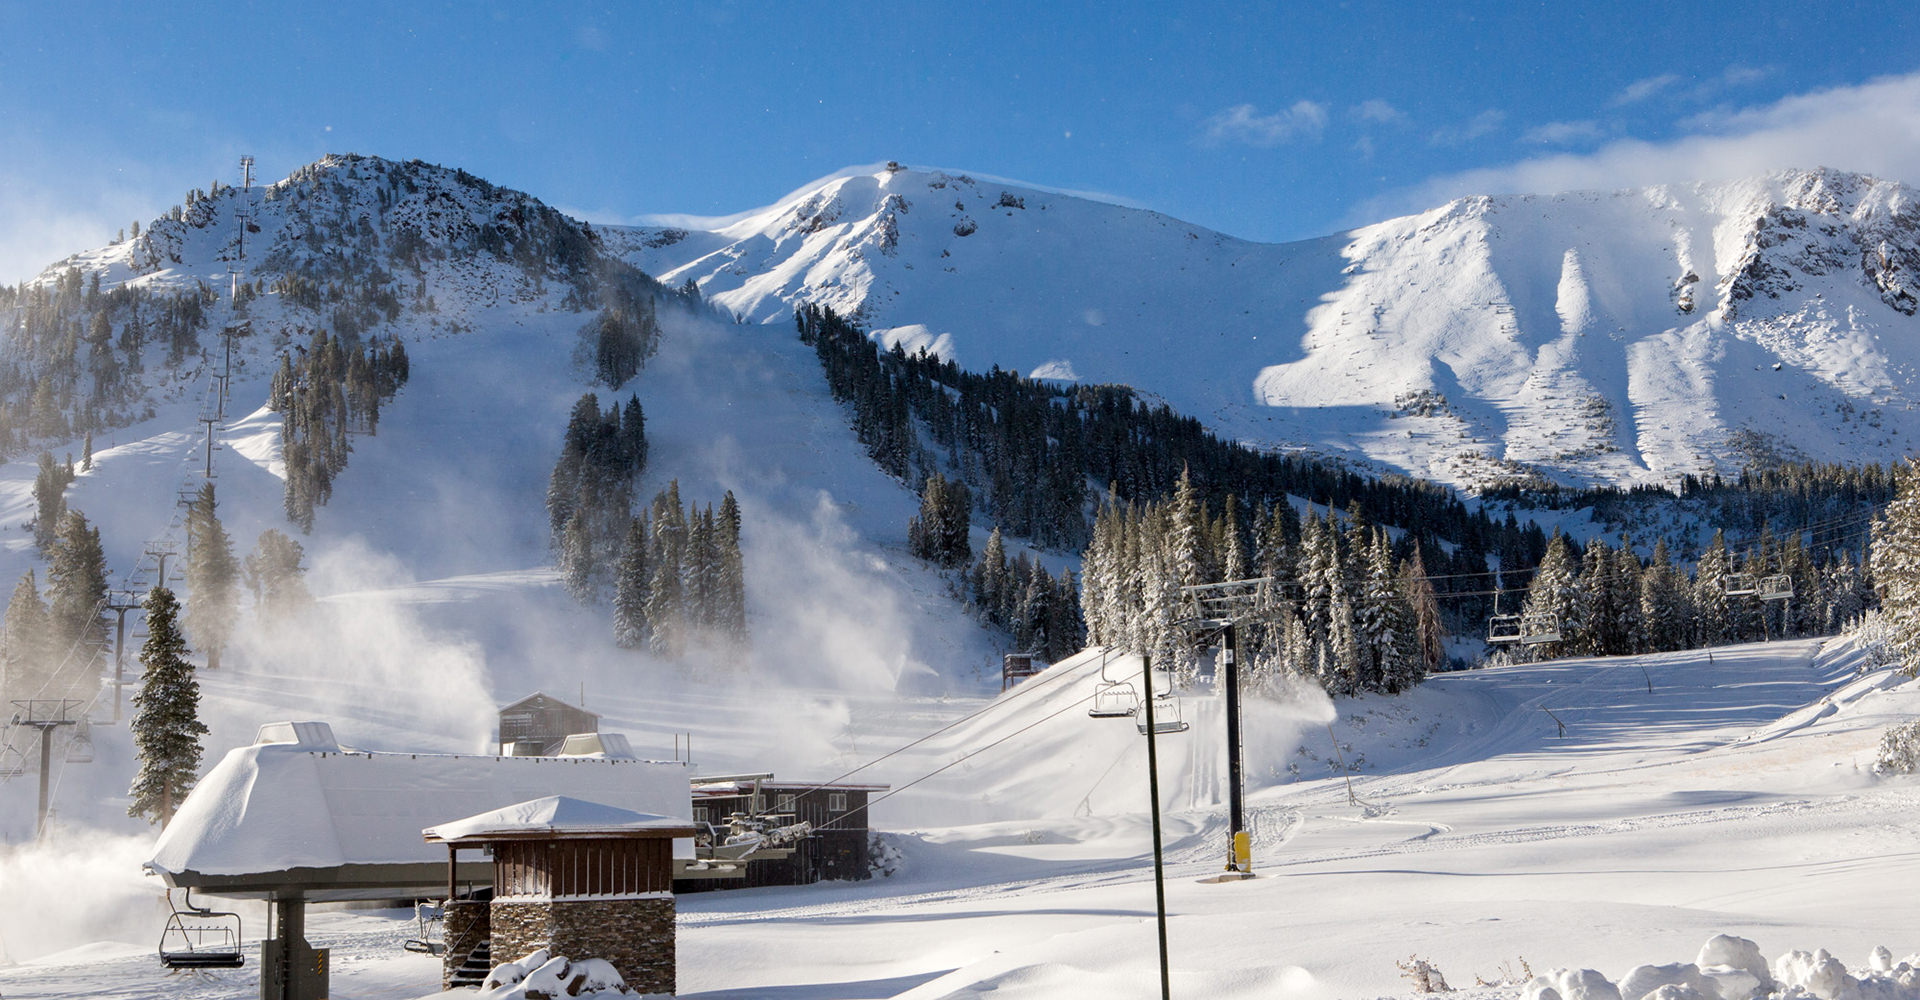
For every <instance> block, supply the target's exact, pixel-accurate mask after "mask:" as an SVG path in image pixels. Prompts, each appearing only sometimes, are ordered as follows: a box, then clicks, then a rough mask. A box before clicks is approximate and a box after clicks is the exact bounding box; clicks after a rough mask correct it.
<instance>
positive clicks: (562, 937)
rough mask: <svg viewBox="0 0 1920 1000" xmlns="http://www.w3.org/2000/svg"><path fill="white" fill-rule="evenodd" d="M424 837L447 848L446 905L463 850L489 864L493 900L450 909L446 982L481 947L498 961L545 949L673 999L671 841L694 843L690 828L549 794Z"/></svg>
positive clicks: (675, 821) (677, 821) (632, 986)
mask: <svg viewBox="0 0 1920 1000" xmlns="http://www.w3.org/2000/svg"><path fill="white" fill-rule="evenodd" d="M424 832H425V836H426V839H427V841H428V842H429V843H439V844H445V845H446V847H447V898H448V899H450V900H451V899H454V898H455V896H456V890H457V882H458V874H459V855H460V851H461V850H462V849H463V848H465V849H469V850H471V849H475V848H480V849H486V850H488V851H490V852H491V853H492V855H493V886H494V889H493V895H492V899H491V900H489V901H488V902H486V903H480V902H459V903H457V904H452V905H449V906H448V908H447V915H446V921H447V924H446V933H447V944H448V948H447V953H446V958H445V966H444V973H443V985H445V986H447V987H448V988H451V987H452V985H453V983H454V980H455V978H456V976H457V974H458V973H459V972H460V971H461V968H462V964H463V963H464V962H465V961H466V958H467V956H468V955H470V954H471V953H472V952H473V950H474V949H475V948H476V947H477V943H478V941H479V940H480V939H482V938H484V939H486V941H487V944H488V952H489V954H490V955H491V956H492V958H493V960H494V961H496V962H498V961H510V960H512V959H513V958H516V957H518V956H521V955H526V954H530V953H532V952H534V951H536V950H538V949H542V948H544V949H547V951H548V952H549V953H550V954H552V955H565V956H566V957H568V958H572V959H583V958H599V959H604V960H606V961H608V962H611V963H612V964H613V967H614V968H615V969H618V970H619V971H620V975H621V977H622V978H623V979H625V980H626V984H627V986H628V987H629V988H630V989H634V990H637V991H639V992H641V993H672V992H673V991H674V986H675V983H674V981H675V978H676V968H675V958H674V907H673V892H672V888H673V838H675V837H689V836H692V835H693V833H694V828H693V827H692V826H690V825H689V824H688V823H687V821H686V820H683V819H676V818H673V817H667V816H655V815H652V814H649V813H638V812H634V811H632V810H629V809H619V808H615V807H613V806H604V805H600V804H598V803H593V802H587V801H584V800H581V799H573V798H568V797H566V796H560V795H551V796H547V797H546V798H541V799H534V800H531V801H528V802H521V803H518V804H516V805H511V806H507V807H506V808H503V809H495V810H493V811H491V812H486V813H481V814H480V815H478V816H470V817H468V818H466V819H463V820H457V821H455V822H452V823H443V824H441V825H439V826H435V827H430V828H428V829H427V830H426V831H424ZM456 937H458V938H459V939H460V942H459V943H460V944H462V945H464V947H456V940H455V939H456Z"/></svg>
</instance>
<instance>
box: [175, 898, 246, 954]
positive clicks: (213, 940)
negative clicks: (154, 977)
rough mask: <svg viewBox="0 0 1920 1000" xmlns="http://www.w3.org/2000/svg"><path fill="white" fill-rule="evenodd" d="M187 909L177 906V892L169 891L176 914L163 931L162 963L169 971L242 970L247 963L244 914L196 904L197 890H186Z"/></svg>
mask: <svg viewBox="0 0 1920 1000" xmlns="http://www.w3.org/2000/svg"><path fill="white" fill-rule="evenodd" d="M184 902H185V907H186V908H185V909H181V908H180V907H178V906H174V905H173V891H172V890H171V889H169V890H168V891H167V905H168V907H170V908H171V909H172V910H173V915H172V916H170V917H168V918H167V926H166V927H165V928H164V929H163V930H161V932H160V964H161V965H164V966H166V967H167V968H169V969H238V968H240V967H241V966H242V965H245V964H246V956H245V955H243V954H242V953H241V951H240V915H239V914H238V913H226V912H222V911H218V910H212V909H208V908H207V907H204V906H195V905H193V890H192V889H188V890H186V896H185V897H184Z"/></svg>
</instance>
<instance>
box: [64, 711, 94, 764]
mask: <svg viewBox="0 0 1920 1000" xmlns="http://www.w3.org/2000/svg"><path fill="white" fill-rule="evenodd" d="M67 763H69V764H91V763H93V723H91V722H89V721H87V720H86V719H81V720H80V722H79V723H78V724H77V725H75V726H74V727H73V735H72V736H70V737H68V738H67Z"/></svg>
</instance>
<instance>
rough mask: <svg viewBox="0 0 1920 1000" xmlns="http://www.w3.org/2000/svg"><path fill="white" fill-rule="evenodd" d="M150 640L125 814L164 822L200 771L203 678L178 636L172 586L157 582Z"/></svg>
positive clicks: (150, 606)
mask: <svg viewBox="0 0 1920 1000" xmlns="http://www.w3.org/2000/svg"><path fill="white" fill-rule="evenodd" d="M145 605H146V611H147V640H146V642H145V643H144V644H142V645H141V647H140V664H141V666H142V667H143V668H144V671H143V673H144V677H145V680H144V683H143V684H142V685H141V688H140V692H139V693H138V694H136V695H134V696H133V709H134V711H133V721H132V723H131V725H130V732H131V733H132V736H133V745H134V752H135V754H136V755H137V756H138V757H139V760H140V771H139V773H138V774H136V775H135V776H134V779H133V786H132V787H131V788H129V789H128V792H127V794H128V795H130V796H132V798H133V804H132V805H131V806H128V807H127V815H129V816H144V817H146V819H147V821H148V822H151V823H159V824H162V825H165V824H166V823H167V822H169V821H171V820H172V819H173V813H174V810H175V809H176V808H178V807H179V804H180V801H181V800H182V799H184V798H186V796H187V793H188V792H190V791H192V790H193V785H194V782H195V781H197V780H198V779H199V774H200V756H201V752H202V751H201V747H200V737H202V736H205V735H206V734H207V726H206V724H205V723H203V722H201V721H200V682H199V681H198V680H196V679H195V678H194V675H193V664H191V663H189V662H188V661H187V644H186V641H185V640H184V639H182V638H181V636H180V625H179V614H180V604H179V602H178V601H176V600H175V599H174V596H173V591H171V590H168V589H167V588H165V587H162V586H156V587H154V588H153V590H152V591H150V592H149V593H148V594H147V599H146V601H145Z"/></svg>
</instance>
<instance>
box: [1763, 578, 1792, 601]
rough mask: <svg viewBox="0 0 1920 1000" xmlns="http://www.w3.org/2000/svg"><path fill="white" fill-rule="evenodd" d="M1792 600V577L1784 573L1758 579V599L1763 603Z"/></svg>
mask: <svg viewBox="0 0 1920 1000" xmlns="http://www.w3.org/2000/svg"><path fill="white" fill-rule="evenodd" d="M1792 598H1793V577H1791V576H1788V575H1787V574H1785V573H1774V574H1772V575H1771V576H1763V577H1761V578H1760V599H1761V600H1763V601H1785V600H1791V599H1792Z"/></svg>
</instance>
